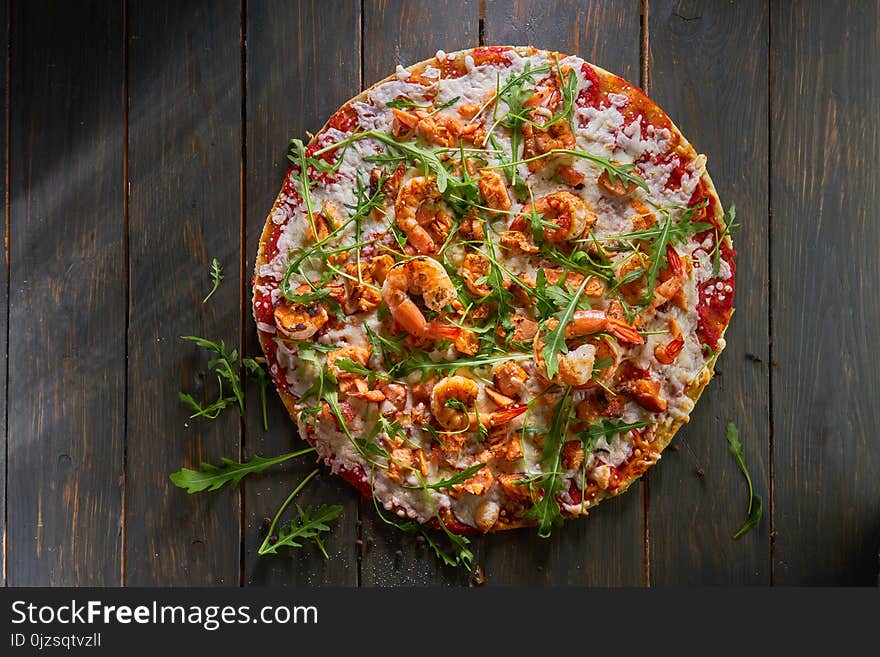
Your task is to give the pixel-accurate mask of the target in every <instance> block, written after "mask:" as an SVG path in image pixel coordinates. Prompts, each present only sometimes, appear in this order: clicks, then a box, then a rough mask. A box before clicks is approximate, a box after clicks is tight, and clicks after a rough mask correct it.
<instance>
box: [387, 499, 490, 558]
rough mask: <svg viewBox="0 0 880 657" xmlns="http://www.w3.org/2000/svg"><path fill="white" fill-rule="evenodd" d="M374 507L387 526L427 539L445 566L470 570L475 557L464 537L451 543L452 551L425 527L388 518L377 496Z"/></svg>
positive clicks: (408, 521)
mask: <svg viewBox="0 0 880 657" xmlns="http://www.w3.org/2000/svg"><path fill="white" fill-rule="evenodd" d="M373 506H374V507H375V509H376V514H377V515H378V516H379V519H380V520H381V521H382V522H384V523H385V524H386V525H391V526H392V527H396V528H397V529H399V530H400V531H402V532H405V533H407V534H416V533H419V534H421V535H422V536H423V537H424V538H425V542H426V543H427V544H428V546H429V547H430V548H431V549H432V550H433V551H434V554H435V555H437V558H438V559H440V561H442V562H443V563H444V564H445V565H447V566H452V567H453V568H455V567H458V566H464V567H466V568H470V566H471V562H472V561H473V556H474V555H473V553H472V552H471V551H470V549H469V548H468V545H469V544H470V541H469V540H468V539H467V538H465V537H464V536H461V537H458V538H460V539H461V540H456V541H453V540H451V541H450V543H451V551H450V550H449V549H447V548H446V547H444V546H443V545H441V544H440V542H439V541H437V540H436V539H435V538H434V537H433V536H432V535H431V534H432V533H431V532H430V531H428V530H427V529H425V527H424V526H422V525H420V524H418V523H416V522H413V521H412V520H404V521H400V520H397V519H395V518H389V517H387V516H386V515H385V514H384V513H382V508H381V507H380V506H379V502H378V501H377V500H376V497H375V496H373ZM438 520H439V518H438ZM441 522H442V521H441ZM443 528H444V529H445V528H446V526H445V525H443ZM453 536H454V535H453Z"/></svg>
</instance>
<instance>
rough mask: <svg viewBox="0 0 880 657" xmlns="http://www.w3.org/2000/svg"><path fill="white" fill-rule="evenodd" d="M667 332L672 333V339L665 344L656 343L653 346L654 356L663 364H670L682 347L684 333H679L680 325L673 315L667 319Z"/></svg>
mask: <svg viewBox="0 0 880 657" xmlns="http://www.w3.org/2000/svg"><path fill="white" fill-rule="evenodd" d="M668 323H669V332H670V333H672V340H670V341H669V342H667V343H666V344H658V345H657V346H655V347H654V358H656V359H657V361H658V362H660V363H663V364H664V365H671V364H672V363H674V362H675V359H676V358H678V355H679V354H680V353H681V351H682V349H684V335H682V333H681V327H680V326H679V325H678V322H676V321H675V318H674V317H670V318H669V320H668Z"/></svg>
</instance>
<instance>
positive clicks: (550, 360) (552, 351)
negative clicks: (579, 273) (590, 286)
mask: <svg viewBox="0 0 880 657" xmlns="http://www.w3.org/2000/svg"><path fill="white" fill-rule="evenodd" d="M588 280H589V279H588V278H586V277H585V278H584V280H583V281H582V282H581V286H580V287H579V288H578V290H577V292H575V293H574V295H572V298H571V301H570V302H569V304H568V305H567V306H566V307H565V308H563V309H562V310H560V311H559V312H557V313H554V314H553V317H554V318H556V320H557V322H558V323H557V324H556V326H555V327H554V328H553V329H552V330H551V331H550V332H548V333H547V337H546V338H545V341H544V348H543V349H542V350H541V356H543V358H544V363H545V365H546V368H547V378H549V379H552V378H553V377H554V376H556V373H557V372H558V371H559V354H560V353H568V347H567V346H566V344H565V327H566V326H568V323H569V322H570V321H571V318H572V317H573V316H574V313H575V309H576V308H577V304H578V301H579V300H580V298H581V295H582V294H583V292H584V288H585V287H586V286H587V281H588Z"/></svg>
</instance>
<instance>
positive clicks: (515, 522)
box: [253, 46, 733, 533]
mask: <svg viewBox="0 0 880 657" xmlns="http://www.w3.org/2000/svg"><path fill="white" fill-rule="evenodd" d="M499 48H503V49H507V48H510V49H513V50H515V51H516V52H517V53H518V54H519V55H520V56H528V55H532V54H534V53H537V52H544V51H540V50H539V49H536V48H534V47H531V46H501V47H499ZM475 50H477V49H470V50H463V51H458V52H454V53H449V54H448V55H447V57H448V58H450V59H451V58H458V59H464V58H467V57H468V56H470V55H472V54H473V53H474V52H475ZM563 56H565V55H562V54H561V53H560V57H563ZM436 61H437V60H436V59H435V58H430V59H427V60H424V61H421V62H418V63H416V64H413V65H411V66H408V67H406V68H405V69H401V67H398V70H397V72H395V73H393V74H392V75H389V76H388V77H386V78H384V79H383V80H380V81H379V82H376V83H375V84H373V85H372V86H370V87H369V88H367V89H365V90H364V91H362V92H361V93H360V94H358V95H357V96H355V97H354V98H352V99H350V100H349V101H348V102H347V103H345V104H344V105H343V106H342V107H341V108H340V109H339V110H338V111H337V113H336V114H334V115H333V117H335V116H336V115H338V114H340V113H342V112H344V111H345V110H346V108H350V107H352V106H353V105H354V104H355V103H359V102H365V100H366V99H368V97H369V94H370V92H371V91H373V90H375V89H377V88H378V87H380V86H382V85H383V84H386V83H388V82H392V81H394V80H395V79H400V76H401V70H405V71H407V72H409V74H410V75H411V76H420V75H421V74H422V73H424V72H425V70H426V69H427V68H428V67H429V66H433V65H435V64H436ZM590 66H591V67H592V68H593V69H594V70H595V71H596V72H597V74H598V75H599V76H600V77H601V78H602V79H603V80H606V79H611V80H616V81H619V83H620V84H622V85H625V87H626V88H627V90H628V92H629V93H631V94H632V95H633V96H634V97H636V98H639V99H640V102H643V103H646V104H648V106H649V107H651V108H654V109H655V110H656V111H657V112H659V114H660V115H661V116H662V117H663V118H664V119H665V120H666V121H667V122H668V125H667V126H666V127H668V129H669V130H670V131H671V132H672V133H673V134H674V135H676V137H677V146H676V152H677V153H681V154H682V155H683V156H685V157H688V158H689V159H692V158H694V157H695V156H696V152H695V151H694V149H693V147H692V146H691V145H690V143H689V142H688V141H687V139H686V138H685V137H684V135H683V134H682V133H681V131H680V130H679V129H678V127H677V126H676V125H675V124H674V123H672V121H671V120H669V119H668V117H666V115H665V114H663V113H662V110H660V109H659V108H658V107H657V106H656V105H655V104H654V103H653V101H651V100H650V99H648V98H647V97H646V96H645V95H644V94H643V92H642V91H641V90H640V89H638V88H637V87H634V86H632V85H629V83H627V82H625V81H624V80H622V79H621V78H618V77H617V76H614V75H613V74H612V73H609V72H608V71H606V70H604V69H602V68H600V67H598V66H595V65H594V64H592V63H590ZM608 76H610V77H608ZM333 117H330V118H329V119H328V120H327V122H326V123H325V124H324V126H323V127H322V128H321V130H319V131H318V132H317V133H316V134H315V136H314V137H313V138H312V139H311V140H310V142H309V143H314V142H315V140H316V139H318V138H319V137H320V136H321V135H323V134H324V133H325V132H326V131H327V130H328V129H329V127H330V123H331V121H332V120H333ZM700 180H701V182H702V184H703V186H704V190H705V193H706V194H707V195H708V196H709V197H710V198H711V199H712V200H713V201H714V202H712V203H710V205H711V207H712V209H713V213H712V215H711V216H710V217H706V219H707V220H710V221H711V222H712V223H713V224H715V225H716V226H717V227H722V226H723V224H722V216H723V211H722V209H721V208H722V206H721V202H720V199H719V198H718V195H717V192H716V189H715V186H714V184H713V182H712V180H711V178H710V176H709V174H708V172H706V171H704V172H703V173H702V175H701V177H700ZM283 201H284V194H283V190H282V192H280V193H279V195H278V197H276V200H275V203H274V204H273V206H272V209H271V210H270V212H269V214H268V217H267V221H266V224H265V226H264V228H263V232H262V234H261V238H260V244H259V250H258V253H257V257H256V262H255V275H254V280H255V281H258V280H259V279H260V274H259V272H260V270H261V267H262V266H263V265H265V264H267V262H268V259H267V257H266V253H267V250H268V249H267V246H268V244H269V241H270V239H271V237H272V234H273V231H274V230H275V224H274V222H273V220H272V219H273V216H274V215H275V213H276V211H278V209H279V207H280V206H281V204H282V202H283ZM725 244H726V246H727V247H728V248H729V249H731V252H732V248H733V244H732V241H731V240H730V237H729V236H727V237H725ZM253 301H254V302H256V301H257V293H256V289H255V290H254V296H253ZM254 316H255V320H256V321H258V322H259V319H258V317H257V314H256V311H255V314H254ZM728 323H729V317H728ZM726 328H727V323H725V324H724V326H723V327H722V328H721V331H720V334H721V338H722V339H721V340H720V341H719V342H718V348H717V349H716V350H715V352H714V355H713V356H712V357H711V358H710V359H709V360H708V361H707V362H706V363H705V365H704V366H703V368H702V369H701V370H700V372H698V374H697V375H696V376H695V377H694V378H693V379H692V380H691V381H690V382H689V383H688V384H687V386H686V395H687V397H688V398H690V399H691V400H692V402H693V403H694V404H695V403H696V402H697V400H698V399H699V397H700V395H701V394H702V393H703V391H704V390H705V388H706V386H707V385H708V384H709V382H710V380H711V379H712V377H713V375H714V366H715V363H716V361H717V359H718V356H719V355H720V353H721V351H722V350H723V348H724V346H725V342H724V340H723V335H724V332H725V331H726ZM258 336H259V340H260V344H261V347H262V348H263V350H264V352H265V351H266V350H267V334H266V333H264V332H263V331H258ZM278 393H279V395H280V397H281V400H282V402H283V403H284V406H285V408H286V409H287V411H288V413H289V414H290V416H291V418H292V419H294V421H297V409H296V402H297V398H296V397H295V396H294V395H292V394H290V393H289V392H288V391H287V390H283V389H280V388H279V389H278ZM685 422H686V420H675V419H673V418H672V417H670V416H668V415H667V416H666V417H665V419H664V420H663V421H662V422H661V423H658V424H657V425H656V432H655V433H654V436H653V440H651V442H650V444H649V447H648V449H646V450H645V453H644V454H643V455H642V457H641V461H640V462H641V463H642V464H644V465H639V464H638V463H636V466H635V467H632V468H630V469H631V470H632V471H631V472H630V473H628V474H627V475H626V476H625V477H624V478H622V479H621V480H620V482H619V483H618V484H617V485H616V486H615V488H614V489H613V490H603V491H599V492H598V493H597V494H596V496H595V498H593V499H592V500H591V501H590V502H589V503H586V504H585V505H582V506H581V507H580V511H578V512H572V513H569V514H567V515H570V516H576V515H587V514H588V512H589V510H591V509H592V508H593V507H595V506H596V504H598V503H599V502H601V501H602V500H604V499H607V498H610V497H616V496H617V495H620V494H622V493H624V492H625V491H626V490H627V489H628V488H629V487H630V486H631V485H632V483H633V482H634V481H636V480H637V479H638V478H639V477H640V476H641V475H642V474H643V473H644V471H646V470H647V469H648V468H649V467H651V465H653V464H654V463H656V461H657V460H659V458H660V455H661V454H662V452H663V450H664V449H665V448H666V447H667V446H668V445H669V444H670V443H671V441H672V439H673V438H674V436H675V434H676V433H677V431H678V430H679V429H680V428H681V426H682V425H683V424H684V423H685ZM301 433H302V432H301ZM303 437H304V438H305V439H307V440H309V442H314V440H313V439H309V437H308V436H306V435H303ZM635 462H636V461H635V459H634V460H633V462H631V463H630V464H629V465H632V464H633V463H635ZM327 464H328V465H331V466H332V465H333V459H332V458H331V459H327ZM339 474H340V475H341V476H343V478H345V479H346V480H348V481H349V482H350V483H352V484H354V485H355V486H356V487H357V488H358V489H359V490H360V491H361V492H362V493H363V494H364V495H365V496H367V497H369V496H370V487H369V486H370V484H369V481H368V479H367V474H366V473H365V472H363V471H361V472H357V471H356V470H353V469H351V468H350V467H347V466H346V467H344V468H342V471H340V472H339ZM394 510H398V511H399V510H400V509H394ZM429 524H434V525H437V519H436V518H434V519H433V520H429ZM444 524H446V526H447V528H448V529H450V530H451V531H453V532H456V533H475V532H476V529H475V528H474V527H471V526H469V525H465V524H462V523H460V522H457V521H456V520H455V518H454V517H448V516H447V517H446V518H445V522H444ZM534 524H535V522H534V521H533V520H529V519H523V518H513V519H510V518H507V519H505V518H499V520H498V522H497V523H496V524H495V526H494V527H493V528H492V531H499V530H505V529H514V528H519V527H526V526H534Z"/></svg>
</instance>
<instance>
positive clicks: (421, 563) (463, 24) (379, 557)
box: [361, 0, 479, 586]
mask: <svg viewBox="0 0 880 657" xmlns="http://www.w3.org/2000/svg"><path fill="white" fill-rule="evenodd" d="M478 9H479V8H478V5H477V2H474V1H472V0H467V1H465V2H440V1H432V0H419V1H402V0H394V1H372V0H371V1H368V2H365V3H364V17H363V21H364V39H363V44H364V45H363V47H364V52H363V56H364V79H363V85H364V87H369V86H370V85H372V84H375V83H376V82H378V81H379V80H381V79H382V78H384V77H386V76H388V75H390V74H391V73H393V72H394V69H395V67H396V66H397V64H402V65H404V66H407V65H410V64H415V63H416V62H419V61H422V60H424V59H428V58H429V57H433V56H434V55H435V54H436V53H437V51H438V50H441V49H442V50H445V51H446V52H452V51H453V50H460V49H462V48H472V47H475V46H477V45H478V38H479V12H478ZM361 522H362V540H363V550H362V563H361V584H362V585H363V586H424V585H434V586H444V585H462V584H466V583H467V582H468V580H469V574H468V573H467V572H465V570H464V569H458V570H456V569H452V568H448V567H444V566H442V565H441V564H440V563H439V562H438V561H437V559H436V558H435V556H434V555H433V553H431V552H430V550H428V549H426V548H425V546H424V544H423V543H422V542H420V541H418V540H417V539H416V538H415V537H414V536H412V535H409V534H404V533H403V532H400V531H399V530H397V529H395V528H394V527H390V526H388V525H386V524H385V523H383V522H382V520H381V519H379V517H378V516H377V514H376V511H375V509H374V508H373V504H372V503H371V502H370V501H369V500H362V501H361ZM474 549H476V550H478V549H479V548H478V542H475V547H474Z"/></svg>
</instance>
